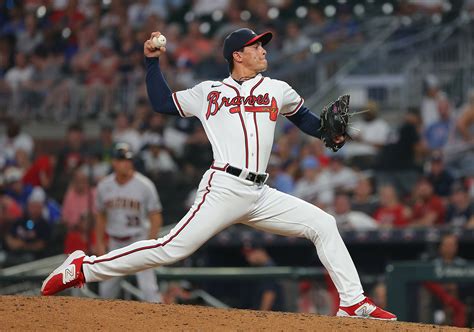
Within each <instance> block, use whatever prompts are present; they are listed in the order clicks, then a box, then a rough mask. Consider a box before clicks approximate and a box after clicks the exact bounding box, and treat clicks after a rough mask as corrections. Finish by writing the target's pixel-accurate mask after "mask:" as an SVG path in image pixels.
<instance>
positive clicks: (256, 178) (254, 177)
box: [211, 165, 268, 186]
mask: <svg viewBox="0 0 474 332" xmlns="http://www.w3.org/2000/svg"><path fill="white" fill-rule="evenodd" d="M211 168H213V169H218V170H220V171H224V172H226V173H229V174H232V175H235V176H237V177H240V174H242V172H243V170H242V169H240V168H237V167H234V166H230V165H227V166H225V167H223V168H219V167H215V166H214V165H212V166H211ZM267 179H268V174H266V173H265V174H258V173H255V172H249V174H247V176H246V177H245V180H249V181H252V182H253V183H255V184H258V185H260V186H261V185H263V184H264V183H265V182H266V181H267Z"/></svg>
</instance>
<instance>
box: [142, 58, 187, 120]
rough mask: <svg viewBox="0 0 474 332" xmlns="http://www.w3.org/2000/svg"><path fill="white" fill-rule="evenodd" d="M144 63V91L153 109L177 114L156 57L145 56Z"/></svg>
mask: <svg viewBox="0 0 474 332" xmlns="http://www.w3.org/2000/svg"><path fill="white" fill-rule="evenodd" d="M145 64H146V91H147V93H148V99H150V102H151V106H152V107H153V110H154V111H155V112H157V113H163V114H171V115H179V112H178V109H177V108H176V105H175V104H174V102H173V97H172V95H171V94H172V93H171V89H170V88H169V86H168V84H166V81H165V78H164V77H163V73H162V72H161V69H160V63H159V59H158V58H147V57H145Z"/></svg>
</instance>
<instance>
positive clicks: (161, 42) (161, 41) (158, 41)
mask: <svg viewBox="0 0 474 332" xmlns="http://www.w3.org/2000/svg"><path fill="white" fill-rule="evenodd" d="M151 41H152V42H153V45H155V47H156V48H160V47H164V46H165V45H166V37H165V36H163V35H159V36H158V37H153V39H152V40H151Z"/></svg>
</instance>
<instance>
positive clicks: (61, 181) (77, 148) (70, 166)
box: [51, 123, 87, 201]
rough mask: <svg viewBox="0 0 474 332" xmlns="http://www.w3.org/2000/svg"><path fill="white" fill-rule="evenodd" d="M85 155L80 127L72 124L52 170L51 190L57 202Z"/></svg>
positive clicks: (77, 124)
mask: <svg viewBox="0 0 474 332" xmlns="http://www.w3.org/2000/svg"><path fill="white" fill-rule="evenodd" d="M86 154H87V147H86V144H85V142H84V132H83V129H82V125H81V124H79V123H73V124H71V125H69V127H68V129H67V133H66V138H65V145H64V146H63V147H62V148H61V150H60V151H59V153H58V161H57V163H56V167H55V170H54V174H55V177H54V182H53V185H52V188H51V190H52V192H53V197H55V199H56V200H57V201H62V198H63V197H64V193H65V192H66V188H67V186H68V184H69V181H70V180H71V178H72V174H73V172H74V170H75V169H76V168H77V167H79V166H80V165H81V164H82V163H83V162H84V160H85V157H86Z"/></svg>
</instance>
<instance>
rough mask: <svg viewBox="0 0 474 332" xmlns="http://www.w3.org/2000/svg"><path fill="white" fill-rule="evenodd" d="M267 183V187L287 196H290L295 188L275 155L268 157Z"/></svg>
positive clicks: (291, 178)
mask: <svg viewBox="0 0 474 332" xmlns="http://www.w3.org/2000/svg"><path fill="white" fill-rule="evenodd" d="M267 170H268V174H269V176H268V183H269V186H271V187H273V188H275V189H277V190H279V191H282V192H284V193H287V194H291V193H293V191H294V188H295V182H294V180H293V177H292V176H291V175H289V174H288V173H286V172H285V170H284V169H283V165H282V162H281V160H280V158H278V157H277V156H275V155H272V156H271V157H270V160H269V161H268V167H267Z"/></svg>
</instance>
